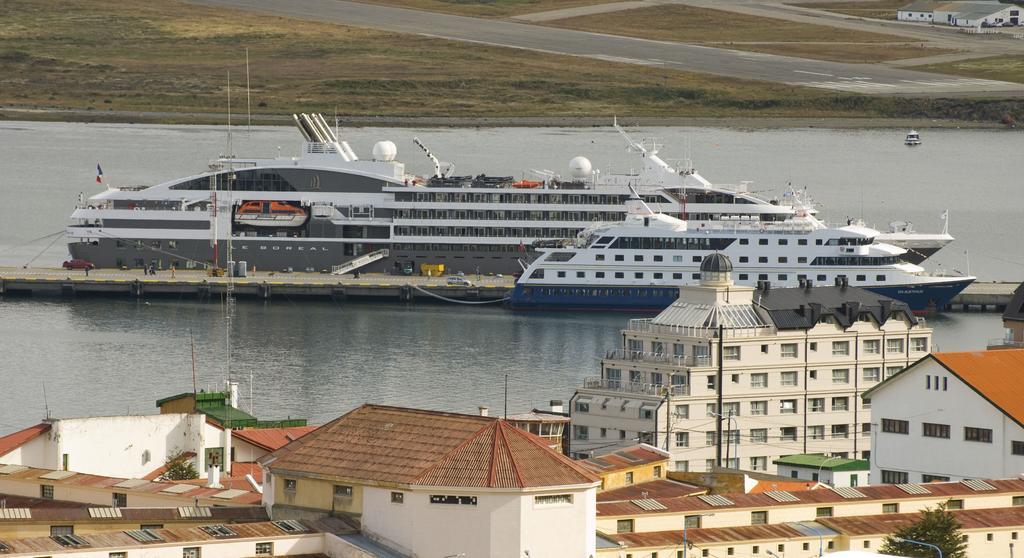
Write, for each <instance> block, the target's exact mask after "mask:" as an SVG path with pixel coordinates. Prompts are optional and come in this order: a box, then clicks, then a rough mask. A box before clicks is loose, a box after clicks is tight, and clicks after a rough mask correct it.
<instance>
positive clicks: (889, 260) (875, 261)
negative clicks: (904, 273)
mask: <svg viewBox="0 0 1024 558" xmlns="http://www.w3.org/2000/svg"><path fill="white" fill-rule="evenodd" d="M899 262H900V258H899V256H881V257H873V256H819V257H817V258H814V259H813V260H812V261H811V265H836V266H851V265H852V266H861V265H894V264H897V263H899Z"/></svg>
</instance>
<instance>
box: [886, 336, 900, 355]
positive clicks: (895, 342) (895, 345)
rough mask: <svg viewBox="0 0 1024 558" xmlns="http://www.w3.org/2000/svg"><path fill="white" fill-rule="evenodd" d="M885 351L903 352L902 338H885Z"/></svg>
mask: <svg viewBox="0 0 1024 558" xmlns="http://www.w3.org/2000/svg"><path fill="white" fill-rule="evenodd" d="M885 352H886V353H889V354H902V353H903V340H902V339H898V338H897V339H886V340H885Z"/></svg>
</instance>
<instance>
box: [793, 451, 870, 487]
mask: <svg viewBox="0 0 1024 558" xmlns="http://www.w3.org/2000/svg"><path fill="white" fill-rule="evenodd" d="M773 463H774V464H775V465H776V467H778V472H779V475H782V476H788V477H790V478H793V479H799V480H809V481H812V482H814V481H817V482H822V483H825V484H829V485H832V486H836V487H840V486H852V487H856V486H861V485H865V484H868V471H870V470H871V464H870V463H869V462H868V460H866V459H848V458H846V457H838V456H828V455H824V454H821V453H805V454H797V455H787V456H785V457H780V458H778V459H776V460H775V461H773Z"/></svg>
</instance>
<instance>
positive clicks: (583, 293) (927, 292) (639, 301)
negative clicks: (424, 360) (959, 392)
mask: <svg viewBox="0 0 1024 558" xmlns="http://www.w3.org/2000/svg"><path fill="white" fill-rule="evenodd" d="M972 281H973V279H963V280H953V281H949V282H944V283H932V284H927V285H886V286H881V287H865V288H866V289H867V290H869V291H871V292H874V293H878V294H881V295H885V296H888V297H891V298H894V299H896V300H899V301H902V302H904V303H906V304H907V305H908V306H910V309H911V310H913V311H915V312H924V311H929V310H942V309H943V308H945V307H946V306H947V305H948V304H949V301H950V300H952V298H953V297H954V296H956V295H957V294H959V293H960V291H962V290H964V288H966V287H967V285H969V284H971V282H972ZM678 297H679V289H678V288H676V287H668V286H659V287H653V286H650V287H641V286H636V287H611V286H609V287H605V286H600V287H597V286H589V285H565V286H554V285H540V286H524V285H522V284H517V285H516V286H515V288H514V289H513V290H512V296H511V298H510V299H509V306H510V307H511V308H513V309H515V310H627V311H631V312H651V311H653V312H660V311H662V310H664V309H665V308H667V307H668V306H669V305H670V304H672V303H673V302H675V301H676V299H677V298H678Z"/></svg>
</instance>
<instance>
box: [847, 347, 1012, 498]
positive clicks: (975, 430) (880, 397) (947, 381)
mask: <svg viewBox="0 0 1024 558" xmlns="http://www.w3.org/2000/svg"><path fill="white" fill-rule="evenodd" d="M864 398H865V399H867V398H870V400H871V405H872V412H873V413H874V416H875V419H874V421H873V422H874V428H873V429H872V431H873V433H874V434H873V435H872V446H873V449H872V452H871V478H872V482H875V483H888V484H899V483H907V482H930V481H936V480H954V481H955V480H962V479H978V478H990V479H993V478H994V479H999V478H1011V477H1017V476H1018V475H1020V474H1022V473H1024V350H1022V349H1004V350H991V351H975V352H963V353H934V354H931V355H928V356H927V357H925V358H922V359H921V360H920V361H918V362H916V363H914V364H913V365H912V366H910V367H909V368H907V369H906V370H905V371H903V372H901V373H899V374H897V375H896V376H893V377H892V378H889V379H887V380H886V381H885V382H883V383H881V384H879V385H878V386H876V387H875V388H873V389H871V390H869V391H868V392H866V393H865V394H864Z"/></svg>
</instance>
